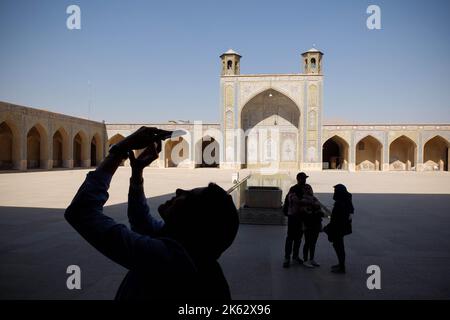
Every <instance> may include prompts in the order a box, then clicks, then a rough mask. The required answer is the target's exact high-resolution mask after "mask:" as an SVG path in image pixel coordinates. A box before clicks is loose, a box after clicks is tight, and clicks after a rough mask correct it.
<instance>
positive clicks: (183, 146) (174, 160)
mask: <svg viewBox="0 0 450 320" xmlns="http://www.w3.org/2000/svg"><path fill="white" fill-rule="evenodd" d="M189 152H190V149H189V143H188V142H187V140H186V139H183V138H182V137H178V138H174V139H173V140H172V139H168V140H166V142H165V145H164V157H165V159H164V166H165V167H166V168H174V167H178V166H179V165H180V164H182V162H184V161H186V160H188V159H189Z"/></svg>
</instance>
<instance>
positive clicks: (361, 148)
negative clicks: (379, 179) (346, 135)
mask: <svg viewBox="0 0 450 320" xmlns="http://www.w3.org/2000/svg"><path fill="white" fill-rule="evenodd" d="M355 158H356V159H355V160H356V161H355V167H356V170H357V171H371V170H376V171H379V170H381V165H382V163H383V144H382V143H381V142H380V140H378V139H377V138H375V137H374V136H372V135H370V134H369V135H366V136H365V137H363V138H362V139H360V140H359V141H358V142H357V143H356V150H355Z"/></svg>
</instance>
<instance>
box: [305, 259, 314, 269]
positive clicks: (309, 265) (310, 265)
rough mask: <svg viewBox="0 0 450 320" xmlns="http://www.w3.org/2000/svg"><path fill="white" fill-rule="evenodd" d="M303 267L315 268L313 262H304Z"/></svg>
mask: <svg viewBox="0 0 450 320" xmlns="http://www.w3.org/2000/svg"><path fill="white" fill-rule="evenodd" d="M303 265H304V266H305V267H307V268H314V265H313V264H312V263H311V260H309V261H306V262H304V263H303Z"/></svg>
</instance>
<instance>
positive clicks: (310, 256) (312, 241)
mask: <svg viewBox="0 0 450 320" xmlns="http://www.w3.org/2000/svg"><path fill="white" fill-rule="evenodd" d="M303 201H304V202H305V203H306V202H308V204H309V207H308V210H306V214H305V216H304V223H303V224H304V235H305V244H304V245H303V261H304V262H303V265H304V266H305V267H309V268H314V267H320V264H318V263H317V262H316V261H315V260H314V253H315V251H316V243H317V239H318V238H319V233H320V231H321V230H322V217H323V216H324V213H323V212H322V208H321V204H320V202H319V200H318V199H317V198H316V197H314V193H313V190H312V188H311V186H310V185H306V186H305V192H304V195H303Z"/></svg>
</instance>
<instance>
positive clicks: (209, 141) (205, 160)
mask: <svg viewBox="0 0 450 320" xmlns="http://www.w3.org/2000/svg"><path fill="white" fill-rule="evenodd" d="M195 148H196V154H197V155H198V160H197V163H196V166H197V167H201V168H217V167H219V163H220V146H219V143H218V142H217V141H216V139H214V138H213V137H211V136H209V135H206V136H203V137H202V138H201V139H199V140H198V141H197V143H196V144H195Z"/></svg>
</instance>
